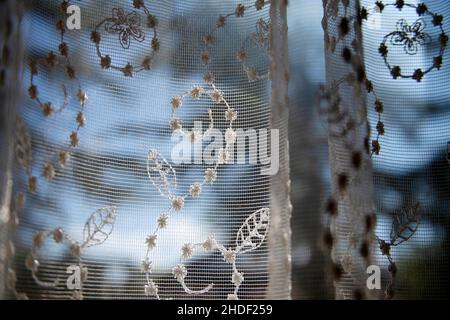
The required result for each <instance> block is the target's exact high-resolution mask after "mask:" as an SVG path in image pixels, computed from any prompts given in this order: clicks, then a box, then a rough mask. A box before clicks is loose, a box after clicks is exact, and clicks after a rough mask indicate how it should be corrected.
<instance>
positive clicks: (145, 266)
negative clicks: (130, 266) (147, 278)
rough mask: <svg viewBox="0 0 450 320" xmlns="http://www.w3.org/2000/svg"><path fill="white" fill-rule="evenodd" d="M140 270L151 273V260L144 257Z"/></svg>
mask: <svg viewBox="0 0 450 320" xmlns="http://www.w3.org/2000/svg"><path fill="white" fill-rule="evenodd" d="M141 271H142V273H151V272H152V262H151V261H150V260H149V259H148V258H146V259H145V260H143V261H142V263H141Z"/></svg>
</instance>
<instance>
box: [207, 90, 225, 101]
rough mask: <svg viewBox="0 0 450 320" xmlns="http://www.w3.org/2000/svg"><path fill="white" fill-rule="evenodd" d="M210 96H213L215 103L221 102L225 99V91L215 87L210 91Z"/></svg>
mask: <svg viewBox="0 0 450 320" xmlns="http://www.w3.org/2000/svg"><path fill="white" fill-rule="evenodd" d="M210 97H211V100H212V101H213V102H214V103H217V104H218V103H221V102H222V100H223V92H222V91H220V90H218V89H214V90H213V91H212V92H211V93H210Z"/></svg>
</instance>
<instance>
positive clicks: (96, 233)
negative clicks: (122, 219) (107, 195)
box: [81, 207, 116, 248]
mask: <svg viewBox="0 0 450 320" xmlns="http://www.w3.org/2000/svg"><path fill="white" fill-rule="evenodd" d="M115 222H116V208H115V207H105V208H101V209H97V210H96V211H95V212H94V213H93V214H92V215H91V216H90V217H89V219H88V220H87V221H86V223H85V225H84V229H83V244H82V246H81V247H82V248H84V247H92V246H97V245H100V244H102V243H104V242H105V241H106V240H107V239H108V237H109V236H110V235H111V233H112V231H113V229H114V223H115Z"/></svg>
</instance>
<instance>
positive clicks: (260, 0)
mask: <svg viewBox="0 0 450 320" xmlns="http://www.w3.org/2000/svg"><path fill="white" fill-rule="evenodd" d="M264 1H265V0H256V1H255V8H256V10H261V9H262V8H263V7H264V4H265V2H264Z"/></svg>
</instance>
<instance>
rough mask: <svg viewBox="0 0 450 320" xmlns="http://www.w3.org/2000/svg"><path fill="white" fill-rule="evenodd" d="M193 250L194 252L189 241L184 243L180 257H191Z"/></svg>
mask: <svg viewBox="0 0 450 320" xmlns="http://www.w3.org/2000/svg"><path fill="white" fill-rule="evenodd" d="M193 252H194V246H193V245H192V244H190V243H185V244H184V245H183V246H182V247H181V258H183V259H189V258H190V257H192V253H193Z"/></svg>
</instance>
